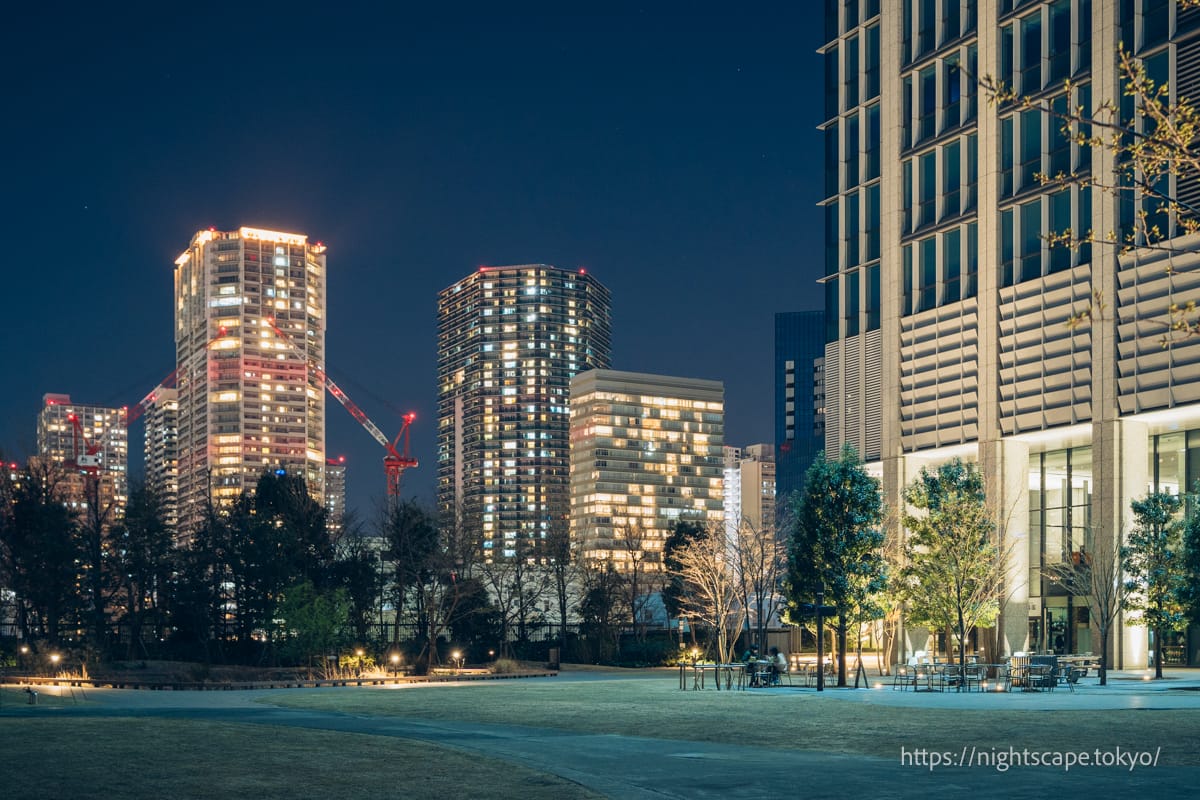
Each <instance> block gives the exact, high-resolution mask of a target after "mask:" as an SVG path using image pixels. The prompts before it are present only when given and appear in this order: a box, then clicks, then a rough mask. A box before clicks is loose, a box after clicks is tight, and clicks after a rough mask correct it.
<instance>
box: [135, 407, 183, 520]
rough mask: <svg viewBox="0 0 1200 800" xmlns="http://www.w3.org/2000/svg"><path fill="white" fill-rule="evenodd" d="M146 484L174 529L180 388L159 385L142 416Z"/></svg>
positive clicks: (176, 505) (177, 493)
mask: <svg viewBox="0 0 1200 800" xmlns="http://www.w3.org/2000/svg"><path fill="white" fill-rule="evenodd" d="M142 422H143V424H144V425H145V428H144V429H143V433H144V435H145V451H144V452H145V459H146V461H145V466H146V488H147V489H149V490H150V491H152V492H154V494H155V496H156V497H157V498H158V500H159V502H160V503H161V504H162V510H163V519H164V520H165V521H166V523H167V526H168V527H169V528H170V529H171V530H177V529H178V525H179V392H178V391H177V390H175V389H164V388H160V389H156V390H155V392H154V397H153V398H152V399H151V400H150V401H149V403H148V404H147V405H146V411H145V414H144V415H143V416H142Z"/></svg>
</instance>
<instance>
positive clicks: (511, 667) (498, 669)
mask: <svg viewBox="0 0 1200 800" xmlns="http://www.w3.org/2000/svg"><path fill="white" fill-rule="evenodd" d="M491 669H492V672H494V673H495V674H497V675H509V674H511V673H513V672H520V671H521V665H520V664H519V663H517V662H516V661H513V660H512V659H511V658H497V659H496V660H495V661H493V662H492V667H491Z"/></svg>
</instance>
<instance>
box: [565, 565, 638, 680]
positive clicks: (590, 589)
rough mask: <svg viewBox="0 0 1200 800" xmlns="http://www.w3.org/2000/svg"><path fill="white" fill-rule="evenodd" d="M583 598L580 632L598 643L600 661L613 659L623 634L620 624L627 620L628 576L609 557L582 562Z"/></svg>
mask: <svg viewBox="0 0 1200 800" xmlns="http://www.w3.org/2000/svg"><path fill="white" fill-rule="evenodd" d="M581 569H582V574H583V597H582V598H581V599H580V601H579V609H578V610H579V620H580V631H581V633H582V634H583V635H584V637H586V638H588V639H590V640H591V641H593V642H595V645H596V650H595V656H596V659H597V660H598V661H612V660H613V658H614V657H615V656H616V653H617V650H618V645H619V642H620V636H621V623H622V621H623V620H625V619H628V615H629V613H630V612H629V609H628V607H627V606H626V605H625V603H626V600H627V599H628V595H627V593H626V590H625V577H624V576H623V575H622V574H621V573H619V572H617V569H616V567H615V566H613V563H612V561H611V560H610V559H589V560H585V561H583V562H582V563H581Z"/></svg>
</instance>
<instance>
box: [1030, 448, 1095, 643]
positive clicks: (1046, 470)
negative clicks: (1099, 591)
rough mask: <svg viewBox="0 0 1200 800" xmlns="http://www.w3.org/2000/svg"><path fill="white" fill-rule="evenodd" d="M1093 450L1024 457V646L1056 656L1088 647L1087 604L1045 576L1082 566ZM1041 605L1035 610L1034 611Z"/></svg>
mask: <svg viewBox="0 0 1200 800" xmlns="http://www.w3.org/2000/svg"><path fill="white" fill-rule="evenodd" d="M1091 514H1092V449H1091V448H1090V447H1076V448H1072V449H1070V450H1054V451H1050V452H1046V453H1035V454H1033V455H1031V456H1030V459H1029V536H1030V575H1029V594H1030V596H1031V597H1039V598H1040V603H1038V604H1033V608H1032V609H1031V611H1030V616H1029V646H1030V649H1031V650H1033V651H1034V652H1049V653H1055V654H1059V655H1065V654H1067V653H1088V652H1091V651H1092V641H1091V629H1090V624H1089V623H1090V620H1089V618H1088V609H1087V603H1086V601H1085V600H1084V599H1082V598H1077V597H1072V596H1071V595H1070V594H1068V592H1067V589H1066V587H1064V586H1063V585H1062V584H1060V583H1058V582H1057V581H1055V580H1053V579H1052V578H1050V577H1049V576H1048V575H1047V570H1051V569H1054V568H1056V567H1058V566H1060V565H1062V564H1064V563H1073V564H1081V563H1084V562H1085V560H1086V559H1087V558H1088V552H1089V551H1090V550H1091V549H1092V520H1091ZM1037 608H1040V609H1041V610H1040V611H1037V610H1036V609H1037Z"/></svg>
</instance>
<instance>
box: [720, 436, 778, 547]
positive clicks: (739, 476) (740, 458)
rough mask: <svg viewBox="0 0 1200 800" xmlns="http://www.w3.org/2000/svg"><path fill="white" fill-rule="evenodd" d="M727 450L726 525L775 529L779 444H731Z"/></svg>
mask: <svg viewBox="0 0 1200 800" xmlns="http://www.w3.org/2000/svg"><path fill="white" fill-rule="evenodd" d="M724 452H725V488H724V500H725V528H726V530H727V531H729V532H730V533H731V534H732V533H734V532H736V531H737V529H738V526H740V525H745V526H748V529H749V530H751V531H753V532H755V533H758V534H765V535H768V536H770V535H773V534H774V533H775V448H773V447H772V446H771V445H769V444H752V445H750V446H749V447H746V448H741V447H728V446H726V447H725V448H724Z"/></svg>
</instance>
